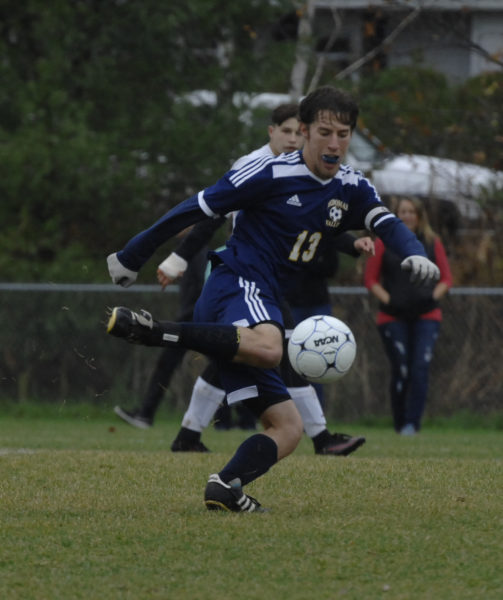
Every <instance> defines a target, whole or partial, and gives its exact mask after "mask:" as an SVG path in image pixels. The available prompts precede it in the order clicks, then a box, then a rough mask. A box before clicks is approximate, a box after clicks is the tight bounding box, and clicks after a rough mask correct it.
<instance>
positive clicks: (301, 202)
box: [118, 151, 425, 295]
mask: <svg viewBox="0 0 503 600" xmlns="http://www.w3.org/2000/svg"><path fill="white" fill-rule="evenodd" d="M235 210H239V211H240V213H239V215H238V217H237V218H236V222H235V226H234V230H233V233H232V236H231V237H230V239H229V240H228V242H227V245H226V248H225V249H224V250H222V251H221V252H219V253H218V259H219V260H220V261H222V262H224V263H225V264H227V265H228V266H229V268H231V270H233V271H234V272H236V273H239V274H240V275H242V276H243V277H245V278H246V279H249V280H251V281H257V280H258V281H260V280H262V281H265V282H267V284H268V286H270V288H271V289H272V290H274V291H275V292H276V293H277V294H278V295H279V290H281V289H285V290H286V289H288V283H289V279H290V278H291V276H292V275H293V274H295V272H296V271H298V270H299V269H302V268H306V267H309V265H310V263H311V262H312V261H313V260H314V259H315V257H316V254H317V252H318V251H319V249H320V246H321V241H322V240H325V241H326V240H328V239H330V238H331V237H333V236H337V235H338V234H340V233H342V232H344V231H348V230H361V229H368V230H371V231H374V232H375V233H376V234H377V235H378V236H379V237H381V238H382V240H383V241H384V243H385V244H386V245H387V246H389V247H390V248H391V249H392V250H393V251H394V252H395V253H397V254H398V255H399V256H400V257H402V258H405V257H407V256H410V255H413V254H419V255H421V256H425V252H424V248H423V246H422V245H421V243H420V242H419V241H418V240H417V238H416V237H415V236H414V235H413V234H412V233H411V232H410V231H409V229H408V228H407V227H406V226H405V225H404V224H403V223H402V222H401V221H400V220H399V219H397V218H396V217H395V216H394V215H393V214H392V213H390V212H389V211H388V209H387V208H386V207H385V206H384V205H383V204H382V202H381V200H380V198H379V196H378V194H377V192H376V190H375V188H374V187H373V186H372V185H371V184H370V182H369V181H368V180H367V179H366V178H364V177H363V176H362V175H361V173H359V172H357V171H354V170H353V169H352V168H351V167H348V166H344V165H341V167H340V169H339V172H338V173H337V175H336V176H335V177H333V178H332V179H328V180H322V179H319V178H318V177H316V176H315V175H314V174H313V173H311V171H309V169H308V168H307V166H306V164H305V163H304V160H303V157H302V152H301V151H297V152H292V153H289V154H281V155H280V156H278V157H275V158H274V157H262V158H258V159H257V160H255V161H252V162H250V163H247V164H246V165H245V166H244V167H242V168H241V169H238V170H231V171H229V172H228V173H227V174H226V175H224V177H222V178H221V179H220V180H219V181H217V183H215V184H214V185H212V186H210V187H208V188H206V189H204V190H202V191H201V192H199V193H198V194H197V195H196V196H193V197H191V198H189V199H188V200H186V201H184V202H182V203H181V204H179V205H178V206H177V207H175V208H174V209H173V210H172V211H170V212H169V213H167V214H166V215H165V216H164V217H163V218H161V219H160V220H159V221H157V223H155V224H154V225H153V226H152V227H151V228H150V229H148V230H146V231H144V232H142V233H140V234H138V235H137V236H135V237H134V238H133V239H132V240H131V241H130V242H129V243H128V244H127V245H126V247H125V248H124V249H123V250H122V251H121V252H119V253H118V258H119V260H120V261H121V263H122V264H123V265H124V266H126V267H127V268H130V269H131V270H139V268H140V267H141V266H142V264H143V263H144V262H145V261H146V260H147V259H148V258H149V257H150V256H151V254H152V253H153V252H154V251H155V250H156V248H157V247H158V246H159V245H160V244H161V243H163V242H164V241H166V240H167V239H169V238H170V237H171V236H173V235H174V234H175V233H176V232H178V231H179V230H181V229H182V228H184V227H186V226H187V225H190V224H192V223H194V222H196V221H198V220H201V219H202V218H204V215H206V216H208V217H212V218H218V217H220V216H222V215H225V214H227V213H229V212H231V211H235ZM201 211H202V212H201ZM202 213H204V215H203V214H202Z"/></svg>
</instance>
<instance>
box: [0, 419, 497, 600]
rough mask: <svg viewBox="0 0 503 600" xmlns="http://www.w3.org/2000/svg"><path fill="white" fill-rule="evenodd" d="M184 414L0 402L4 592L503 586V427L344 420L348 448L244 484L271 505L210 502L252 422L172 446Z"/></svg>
mask: <svg viewBox="0 0 503 600" xmlns="http://www.w3.org/2000/svg"><path fill="white" fill-rule="evenodd" d="M178 424H179V420H174V419H171V420H166V419H163V420H162V421H161V420H159V422H158V424H156V426H155V427H154V428H153V429H152V430H150V431H139V430H135V429H133V428H131V427H128V426H127V425H125V424H122V423H121V422H119V421H118V420H116V418H115V416H114V415H110V416H108V415H94V414H89V415H86V414H80V415H78V414H73V415H72V416H70V417H68V416H67V415H66V413H65V411H64V410H61V411H59V413H58V414H49V415H48V416H46V417H42V416H34V415H24V416H23V415H20V416H12V415H7V416H5V415H4V416H3V417H1V418H0V532H1V538H0V539H1V543H0V598H1V599H2V600H11V599H16V600H17V599H20V600H21V599H22V600H31V599H34V600H35V599H36V600H46V599H47V600H59V599H65V600H71V599H74V598H75V599H79V598H86V599H100V600H108V599H110V600H112V599H142V600H143V599H147V600H148V599H151V598H152V599H177V600H185V599H187V600H213V599H215V600H216V599H218V600H227V599H229V600H230V599H235V598H242V599H245V600H247V599H257V600H258V599H264V600H269V599H274V600H276V599H279V600H282V599H286V600H310V599H320V600H325V599H327V600H332V599H339V598H341V599H358V600H362V599H371V600H373V599H380V598H386V599H393V600H395V599H407V600H408V599H414V600H415V599H428V600H437V599H438V600H450V599H456V600H461V599H465V598H466V599H470V600H474V599H475V600H477V599H479V598H480V599H484V600H490V599H494V600H501V598H503V568H502V565H503V544H502V533H501V532H502V529H503V510H502V509H503V503H502V498H503V473H502V466H503V465H502V456H503V433H502V432H501V431H496V430H485V431H484V430H477V429H470V430H463V429H451V428H449V429H442V428H432V429H430V430H428V429H427V430H425V431H424V432H423V433H421V434H420V435H419V436H417V437H416V438H402V437H399V436H397V435H396V434H394V433H392V432H391V431H390V430H389V429H385V428H382V427H381V428H379V427H373V428H368V429H365V428H363V427H355V426H350V427H344V430H347V431H348V432H349V433H356V432H358V433H365V434H366V436H367V443H366V444H365V445H364V446H363V447H362V448H361V449H360V450H358V451H357V452H356V453H355V454H354V455H352V456H350V457H348V458H332V457H320V456H315V455H314V454H313V451H312V445H311V442H310V441H309V440H308V439H304V440H303V441H302V443H301V445H300V446H299V448H298V449H297V450H296V452H295V453H294V455H292V456H291V457H289V458H288V459H286V460H285V461H283V462H281V463H280V464H278V465H276V466H275V467H274V469H273V470H272V471H271V472H270V473H268V474H267V475H266V476H264V477H262V478H260V479H259V480H257V481H255V482H253V483H252V484H250V486H248V487H247V491H248V492H249V493H251V494H252V495H254V496H256V497H257V498H258V499H259V500H260V501H261V502H262V504H263V505H265V506H267V507H269V508H270V509H271V511H270V512H269V513H267V514H248V515H241V514H221V513H209V512H207V511H206V509H205V507H204V505H203V502H202V495H203V490H204V486H205V483H206V479H207V476H208V475H209V474H210V473H212V472H215V471H218V470H219V469H220V468H221V467H222V466H223V465H224V463H225V462H226V460H227V459H228V457H229V456H230V454H231V452H232V451H233V450H234V449H235V447H236V445H237V444H238V443H239V441H240V440H242V439H244V438H245V437H246V435H247V434H246V433H245V432H242V431H239V430H233V431H230V432H216V431H214V430H208V431H207V432H206V435H205V437H204V441H205V442H206V443H207V445H208V446H209V447H210V448H211V449H212V453H210V454H205V455H201V454H173V453H171V452H170V451H169V444H170V442H171V440H172V439H173V437H174V435H175V433H176V431H177V429H178Z"/></svg>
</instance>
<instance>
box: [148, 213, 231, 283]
mask: <svg viewBox="0 0 503 600" xmlns="http://www.w3.org/2000/svg"><path fill="white" fill-rule="evenodd" d="M226 221H227V219H226V218H225V217H219V218H218V219H205V220H204V221H200V222H199V223H196V224H195V225H194V227H192V229H191V230H190V231H189V233H187V235H184V236H183V238H182V240H181V242H180V243H179V244H178V246H177V247H176V248H175V249H174V250H173V252H171V254H170V255H169V256H168V257H167V258H165V259H164V260H163V261H162V263H161V264H160V265H159V267H158V268H157V279H158V281H159V283H160V284H161V285H162V287H163V288H165V287H166V286H167V285H169V284H171V283H173V282H174V281H175V280H176V279H178V278H179V277H181V276H182V275H183V274H184V273H185V271H186V270H187V266H188V264H189V262H190V261H191V260H192V259H193V258H194V256H195V255H196V254H197V253H198V252H199V251H200V250H201V249H202V248H203V247H204V246H205V245H207V244H208V243H209V242H210V240H211V238H212V237H213V235H214V233H215V232H216V231H217V229H219V228H220V227H221V226H222V225H223V224H224V223H225V222H226Z"/></svg>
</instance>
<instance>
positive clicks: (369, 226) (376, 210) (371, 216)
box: [365, 205, 393, 230]
mask: <svg viewBox="0 0 503 600" xmlns="http://www.w3.org/2000/svg"><path fill="white" fill-rule="evenodd" d="M381 213H386V215H389V216H393V215H391V213H390V212H389V210H388V209H387V208H386V207H385V206H382V205H381V206H376V207H375V208H372V209H371V210H369V212H368V213H367V216H366V217H365V227H366V229H369V230H370V229H372V225H373V223H372V221H373V220H374V219H375V218H376V217H377V215H380V214H381Z"/></svg>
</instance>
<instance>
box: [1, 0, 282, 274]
mask: <svg viewBox="0 0 503 600" xmlns="http://www.w3.org/2000/svg"><path fill="white" fill-rule="evenodd" d="M287 4H289V3H287V2H286V1H285V2H275V3H271V2H268V1H267V0H254V1H253V2H248V3H246V5H242V4H240V3H231V4H228V3H225V2H222V1H221V0H212V1H208V0H183V2H182V1H181V0H172V1H170V2H156V1H155V0H145V1H143V2H119V1H111V2H94V1H93V2H67V1H65V0H56V1H55V2H52V3H51V5H50V6H49V5H47V3H44V2H40V0H28V2H23V3H17V2H13V1H10V2H4V3H3V5H2V7H1V8H0V16H1V23H2V26H1V28H0V53H1V54H2V62H1V64H0V74H1V76H2V86H1V87H0V161H1V164H2V166H3V173H4V175H3V176H2V203H1V205H0V219H1V220H2V222H3V223H4V235H3V236H2V241H1V242H0V256H1V257H0V272H1V273H2V279H4V280H5V279H10V280H16V279H17V280H26V279H29V280H46V279H56V280H63V281H68V280H72V281H79V280H83V281H85V280H90V281H92V280H96V278H97V277H99V275H98V274H99V273H101V278H104V277H105V273H104V269H103V257H104V256H105V255H106V254H107V253H108V252H109V251H112V250H115V249H116V248H117V247H119V246H121V245H122V244H123V243H124V241H125V240H126V239H128V238H129V237H130V236H131V235H132V234H133V233H136V232H137V230H138V228H139V227H141V226H142V225H145V226H146V225H148V224H150V223H151V222H152V220H154V219H155V218H157V217H158V216H160V215H161V214H163V213H164V212H165V211H166V210H167V209H168V208H170V207H171V206H173V205H174V204H176V203H178V202H180V201H181V200H182V199H184V198H185V197H186V196H187V195H188V194H190V193H193V192H194V191H197V190H199V189H201V187H203V186H204V185H207V184H208V183H210V182H212V181H214V180H215V179H216V178H217V177H218V176H220V175H221V174H222V173H223V172H224V171H225V170H226V168H227V166H228V165H229V161H230V158H231V157H232V156H233V155H234V156H236V157H237V152H236V153H234V151H235V148H236V141H239V140H241V139H244V138H246V135H247V129H246V127H245V126H244V125H242V124H239V122H238V121H237V112H236V109H235V107H233V106H232V102H231V100H232V94H233V93H234V92H235V91H236V90H240V91H252V90H253V91H257V90H264V91H265V90H270V89H273V84H277V81H278V77H277V76H276V71H277V69H278V59H277V56H281V57H284V55H283V54H282V53H276V52H275V51H274V48H273V47H272V46H271V36H270V27H271V24H272V23H273V22H274V21H275V20H276V19H277V18H278V17H279V16H280V15H281V14H282V11H284V10H285V9H284V7H285V6H286V5H287ZM283 47H284V48H285V50H286V51H288V47H287V44H283ZM200 88H205V89H212V90H215V91H216V92H217V104H216V106H214V107H206V108H202V109H197V110H196V109H194V108H193V107H190V106H186V105H185V106H184V105H180V104H178V103H177V98H179V97H180V95H182V94H183V93H184V92H187V91H191V90H194V89H200ZM248 148H249V146H248ZM5 224H7V226H5ZM56 262H57V263H58V264H57V265H56V264H55V263H56ZM82 263H85V264H86V265H87V270H83V269H81V265H82ZM76 265H78V267H77V268H76ZM99 265H101V267H100V266H99Z"/></svg>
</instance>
